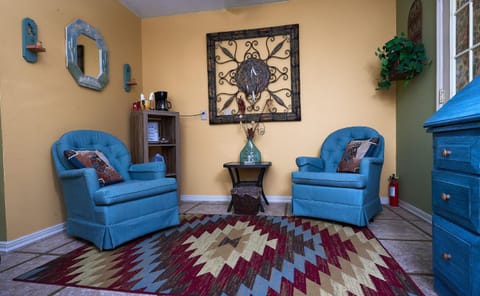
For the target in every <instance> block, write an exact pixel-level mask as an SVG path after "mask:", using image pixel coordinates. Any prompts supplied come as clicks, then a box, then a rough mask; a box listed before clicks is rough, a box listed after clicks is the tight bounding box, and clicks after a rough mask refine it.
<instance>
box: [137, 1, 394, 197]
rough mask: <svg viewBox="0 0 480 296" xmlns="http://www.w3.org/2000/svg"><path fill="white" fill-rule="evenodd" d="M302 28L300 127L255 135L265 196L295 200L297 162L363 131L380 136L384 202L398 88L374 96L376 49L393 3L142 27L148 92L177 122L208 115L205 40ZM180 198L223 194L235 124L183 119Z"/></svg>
mask: <svg viewBox="0 0 480 296" xmlns="http://www.w3.org/2000/svg"><path fill="white" fill-rule="evenodd" d="M293 23H298V24H299V26H300V32H299V36H300V40H299V41H300V42H299V43H300V82H301V90H300V92H301V109H302V110H301V112H302V120H301V121H300V122H274V123H266V124H265V126H266V133H265V135H263V136H257V137H255V143H256V145H257V146H258V147H259V149H260V150H261V152H262V158H263V159H264V160H270V161H272V162H273V166H272V167H271V168H270V169H269V171H268V172H267V174H266V177H265V191H266V194H267V195H275V196H288V195H290V194H291V189H290V187H291V180H290V173H291V172H292V171H293V170H296V165H295V157H297V156H299V155H318V151H319V146H320V144H321V143H322V141H323V139H324V138H325V137H326V136H327V135H328V134H329V133H330V132H332V131H333V130H335V129H338V128H341V127H345V126H350V125H368V126H371V127H373V128H375V129H377V130H378V131H379V132H380V133H382V134H383V135H384V137H385V141H386V153H385V164H384V170H383V176H382V187H381V195H383V196H386V195H387V188H386V187H387V184H386V183H387V176H388V175H389V174H391V173H392V172H394V171H395V96H394V91H393V90H392V91H391V92H377V91H375V87H376V78H377V76H378V71H379V63H378V60H377V58H376V57H375V54H374V52H375V49H376V48H377V47H378V46H380V45H381V44H383V43H384V42H385V41H386V40H388V39H390V38H391V37H392V36H393V35H394V34H395V1H394V0H389V1H385V0H368V1H357V0H347V1H337V0H322V1H318V0H289V1H288V2H283V3H276V4H267V5H259V6H254V7H248V8H239V9H231V10H218V11H213V12H202V13H193V14H187V15H178V16H169V17H158V18H151V19H144V20H142V58H143V60H142V61H143V77H144V92H146V93H149V92H151V91H154V90H160V89H161V90H167V91H168V92H169V98H170V99H171V101H172V103H173V110H174V111H179V112H180V113H181V114H183V115H187V114H195V113H199V112H200V110H208V80H207V58H206V34H207V33H213V32H222V31H231V30H241V29H253V28H261V27H267V26H279V25H285V24H293ZM181 140H182V145H183V146H182V149H181V156H182V180H181V181H182V188H181V193H182V195H227V194H228V192H229V189H230V186H231V184H230V180H229V177H228V174H227V172H226V170H225V169H223V168H222V164H223V163H224V162H227V161H235V160H238V157H239V156H238V155H239V152H240V150H241V148H242V146H243V145H244V143H245V137H244V136H243V134H242V132H241V131H240V128H239V126H238V125H209V123H208V121H201V120H200V119H199V117H182V118H181Z"/></svg>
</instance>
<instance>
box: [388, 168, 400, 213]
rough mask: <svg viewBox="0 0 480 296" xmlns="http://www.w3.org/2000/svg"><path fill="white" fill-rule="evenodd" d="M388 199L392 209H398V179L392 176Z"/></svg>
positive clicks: (389, 179)
mask: <svg viewBox="0 0 480 296" xmlns="http://www.w3.org/2000/svg"><path fill="white" fill-rule="evenodd" d="M388 181H389V183H388V198H389V200H390V205H391V206H392V207H398V177H397V176H395V174H392V175H391V176H390V177H388Z"/></svg>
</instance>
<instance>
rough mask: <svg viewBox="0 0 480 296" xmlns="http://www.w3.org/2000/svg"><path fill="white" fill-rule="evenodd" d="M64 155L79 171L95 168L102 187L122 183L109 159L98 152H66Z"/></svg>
mask: <svg viewBox="0 0 480 296" xmlns="http://www.w3.org/2000/svg"><path fill="white" fill-rule="evenodd" d="M63 154H64V155H65V157H66V158H67V159H68V161H69V162H70V163H71V164H72V165H73V166H74V167H75V168H77V169H82V168H94V169H95V171H97V175H98V182H99V183H100V186H105V185H110V184H115V183H118V182H122V181H123V178H122V177H121V176H120V174H119V173H118V172H117V171H116V170H115V169H114V168H113V167H112V166H111V165H110V162H109V161H108V159H107V157H106V156H105V155H104V154H103V153H102V152H101V151H98V150H93V151H92V150H65V151H63Z"/></svg>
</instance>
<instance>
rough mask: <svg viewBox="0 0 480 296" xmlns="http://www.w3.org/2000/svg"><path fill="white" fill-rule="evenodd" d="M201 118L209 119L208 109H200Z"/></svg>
mask: <svg viewBox="0 0 480 296" xmlns="http://www.w3.org/2000/svg"><path fill="white" fill-rule="evenodd" d="M200 119H201V120H207V111H206V110H202V111H200Z"/></svg>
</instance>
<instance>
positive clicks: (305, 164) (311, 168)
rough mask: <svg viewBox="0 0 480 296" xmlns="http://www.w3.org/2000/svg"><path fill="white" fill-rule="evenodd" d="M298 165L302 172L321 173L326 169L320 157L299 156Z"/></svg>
mask: <svg viewBox="0 0 480 296" xmlns="http://www.w3.org/2000/svg"><path fill="white" fill-rule="evenodd" d="M296 163H297V166H298V170H299V171H300V172H321V171H323V170H324V169H325V164H324V162H323V159H321V158H320V157H311V156H299V157H297V159H296Z"/></svg>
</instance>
